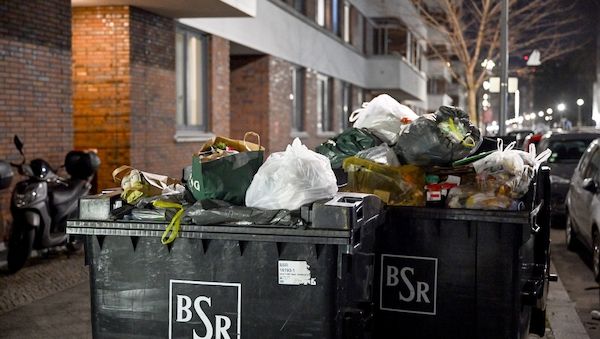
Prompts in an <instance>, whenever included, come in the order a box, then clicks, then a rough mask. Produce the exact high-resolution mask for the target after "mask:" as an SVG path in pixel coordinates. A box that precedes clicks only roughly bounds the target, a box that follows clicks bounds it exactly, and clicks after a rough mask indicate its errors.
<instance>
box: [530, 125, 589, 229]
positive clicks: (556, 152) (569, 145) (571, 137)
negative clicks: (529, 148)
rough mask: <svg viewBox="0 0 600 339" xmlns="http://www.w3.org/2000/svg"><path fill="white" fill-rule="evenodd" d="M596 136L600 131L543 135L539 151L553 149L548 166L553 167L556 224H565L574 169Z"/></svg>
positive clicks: (551, 174)
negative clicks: (567, 198) (566, 202)
mask: <svg viewBox="0 0 600 339" xmlns="http://www.w3.org/2000/svg"><path fill="white" fill-rule="evenodd" d="M596 138H600V133H598V132H594V133H590V132H577V131H575V132H568V133H560V132H548V133H546V134H544V135H543V136H542V138H541V140H540V142H539V144H538V145H537V151H538V153H540V152H543V151H544V150H546V149H550V150H552V154H551V155H550V158H549V159H548V166H550V168H551V171H550V183H551V188H552V196H551V201H550V203H551V216H552V219H553V224H554V225H555V226H556V225H559V226H563V225H564V224H565V208H566V206H565V198H566V196H567V191H568V190H569V183H570V181H571V176H573V171H574V170H575V167H577V163H578V162H579V159H580V158H581V156H582V154H583V152H585V150H586V148H587V147H588V145H589V144H590V143H591V142H592V141H593V140H594V139H596Z"/></svg>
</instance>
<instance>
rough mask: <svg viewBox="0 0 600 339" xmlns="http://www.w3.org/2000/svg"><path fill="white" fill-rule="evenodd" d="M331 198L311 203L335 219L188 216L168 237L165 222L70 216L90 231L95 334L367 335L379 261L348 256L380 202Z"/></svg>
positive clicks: (73, 228) (72, 229) (72, 226)
mask: <svg viewBox="0 0 600 339" xmlns="http://www.w3.org/2000/svg"><path fill="white" fill-rule="evenodd" d="M363 196H364V195H363ZM371 197H372V198H375V197H374V196H371ZM375 199H376V198H375ZM359 200H360V199H358V200H356V199H355V200H352V201H350V202H349V203H347V204H346V207H348V206H354V205H357V204H360V201H359ZM376 201H377V202H379V200H378V199H376ZM379 204H380V202H379ZM378 206H379V205H378ZM328 208H334V209H335V208H336V207H331V206H326V205H324V204H319V206H315V208H314V210H313V211H309V212H317V213H315V215H313V218H314V219H315V222H317V223H319V222H321V221H327V220H335V218H334V219H331V218H332V217H335V215H337V216H338V217H339V218H338V219H337V220H338V223H337V224H336V225H333V226H332V227H331V228H330V229H326V228H325V227H323V228H321V229H314V228H312V226H311V227H305V228H292V227H275V226H198V225H182V228H181V232H180V235H179V237H178V238H177V239H176V240H175V242H174V243H173V244H172V245H170V246H165V245H163V244H162V243H161V235H162V233H163V230H164V228H165V227H166V225H165V224H164V223H152V222H127V221H108V220H104V221H102V220H99V221H98V220H96V221H95V220H74V221H69V223H68V232H69V233H70V234H79V235H84V236H85V239H86V240H85V250H86V261H87V263H88V264H89V267H90V284H91V301H92V307H91V308H92V330H93V336H94V338H96V339H99V338H146V339H148V338H161V339H163V338H194V339H195V338H221V339H225V338H242V337H243V338H261V339H265V338H341V337H346V338H350V337H353V335H358V336H360V337H361V338H362V335H363V334H364V333H365V330H364V329H363V330H357V331H354V329H356V326H357V324H356V323H354V322H353V321H352V319H354V318H353V314H354V310H356V307H355V305H356V304H357V303H358V302H361V301H362V300H365V299H364V298H365V295H367V293H365V292H364V291H360V289H359V288H357V286H361V285H362V286H367V284H365V282H367V281H370V279H371V276H372V270H371V267H370V266H369V265H366V264H361V262H362V261H363V260H361V258H360V256H361V255H360V254H357V255H356V258H354V259H352V258H351V257H353V256H354V251H358V250H361V249H362V247H363V244H362V243H361V239H362V238H363V237H366V236H368V234H369V232H368V231H364V232H362V231H361V230H362V229H363V228H364V229H374V228H373V226H374V224H376V223H377V222H378V220H379V217H378V213H379V211H380V210H379V209H377V210H374V209H371V212H367V211H366V209H367V208H364V210H363V209H360V210H358V211H357V210H356V209H355V208H350V209H348V210H346V212H348V211H349V212H348V213H353V214H354V215H353V216H350V215H348V213H346V212H344V213H338V214H336V213H332V211H331V210H328ZM318 210H324V211H325V212H326V214H327V215H323V216H319V213H318ZM328 211H329V212H328ZM88 212H89V211H87V212H86V211H84V213H83V216H84V217H85V216H86V215H90V214H87V213H88ZM357 212H358V213H357ZM368 213H370V214H368ZM92 214H93V213H92ZM345 216H347V217H348V218H346V219H345V221H342V219H343V218H342V217H345ZM319 220H321V221H319ZM354 267H355V268H354ZM369 285H370V284H369ZM361 298H362V300H361ZM351 299H352V300H351ZM350 331H353V332H354V333H349V332H350Z"/></svg>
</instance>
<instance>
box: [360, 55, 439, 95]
mask: <svg viewBox="0 0 600 339" xmlns="http://www.w3.org/2000/svg"><path fill="white" fill-rule="evenodd" d="M366 68H367V73H366V77H367V78H366V87H367V88H370V89H375V90H380V91H386V92H389V93H392V94H395V97H396V98H398V99H400V100H419V101H425V100H426V99H427V81H426V77H425V75H424V74H423V73H422V72H420V71H419V70H418V69H416V68H415V67H414V66H413V65H410V64H409V63H408V62H407V61H406V60H404V58H401V57H397V56H373V57H370V58H369V59H368V60H367V67H366Z"/></svg>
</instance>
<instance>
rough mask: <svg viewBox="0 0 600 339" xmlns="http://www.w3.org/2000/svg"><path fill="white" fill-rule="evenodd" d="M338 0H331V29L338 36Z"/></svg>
mask: <svg viewBox="0 0 600 339" xmlns="http://www.w3.org/2000/svg"><path fill="white" fill-rule="evenodd" d="M339 1H340V0H331V31H332V32H333V34H335V35H337V36H340V32H341V29H340V3H339Z"/></svg>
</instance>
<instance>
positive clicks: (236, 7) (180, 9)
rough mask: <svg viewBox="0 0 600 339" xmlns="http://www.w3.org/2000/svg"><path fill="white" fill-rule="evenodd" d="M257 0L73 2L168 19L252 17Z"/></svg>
mask: <svg viewBox="0 0 600 339" xmlns="http://www.w3.org/2000/svg"><path fill="white" fill-rule="evenodd" d="M256 3H257V0H72V1H71V5H72V6H73V7H90V6H135V7H138V8H142V9H145V10H147V11H149V12H152V13H155V14H158V15H162V16H165V17H168V18H182V17H251V16H254V15H256Z"/></svg>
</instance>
